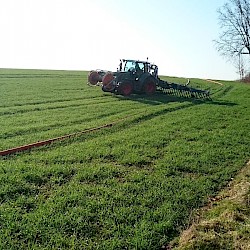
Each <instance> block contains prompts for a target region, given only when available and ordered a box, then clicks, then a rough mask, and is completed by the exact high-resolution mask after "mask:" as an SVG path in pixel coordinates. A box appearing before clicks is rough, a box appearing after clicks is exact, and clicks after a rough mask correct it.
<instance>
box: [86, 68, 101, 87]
mask: <svg viewBox="0 0 250 250" xmlns="http://www.w3.org/2000/svg"><path fill="white" fill-rule="evenodd" d="M101 80H102V77H101V76H100V75H99V74H98V72H97V71H94V70H93V71H90V72H89V75H88V81H89V83H90V84H92V85H96V84H97V83H98V82H101Z"/></svg>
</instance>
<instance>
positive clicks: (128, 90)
mask: <svg viewBox="0 0 250 250" xmlns="http://www.w3.org/2000/svg"><path fill="white" fill-rule="evenodd" d="M132 92H133V85H132V83H131V82H122V83H121V84H120V85H119V87H118V93H119V94H121V95H124V96H129V95H131V94H132Z"/></svg>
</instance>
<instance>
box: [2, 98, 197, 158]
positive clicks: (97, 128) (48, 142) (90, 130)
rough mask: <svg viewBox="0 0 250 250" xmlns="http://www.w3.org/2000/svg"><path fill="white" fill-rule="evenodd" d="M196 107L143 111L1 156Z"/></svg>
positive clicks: (189, 105) (9, 151) (32, 144)
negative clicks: (127, 121) (120, 124)
mask: <svg viewBox="0 0 250 250" xmlns="http://www.w3.org/2000/svg"><path fill="white" fill-rule="evenodd" d="M194 105H197V104H195V103H188V104H183V105H178V106H177V107H171V108H169V107H168V108H163V109H160V110H157V111H154V112H151V113H149V114H145V111H141V112H139V113H136V114H133V115H128V116H127V117H124V118H121V119H119V120H116V121H113V122H110V123H108V124H105V125H102V126H99V127H94V128H90V129H87V130H84V131H80V132H76V133H73V134H68V135H64V136H60V137H56V138H52V139H48V140H45V141H38V142H35V143H31V144H27V145H23V146H20V147H15V148H11V149H6V150H3V151H0V155H3V156H5V155H8V154H12V153H16V152H19V151H25V150H29V149H32V148H35V147H41V146H44V145H48V144H51V143H53V142H57V141H61V140H64V139H68V138H70V137H77V136H80V135H82V134H85V133H88V132H92V131H96V130H100V129H103V128H107V127H112V126H113V125H116V124H119V123H122V122H124V121H125V122H124V124H123V128H124V129H127V128H128V126H126V125H128V124H126V120H129V118H132V117H134V116H138V115H139V117H136V118H134V119H132V121H130V122H129V123H130V126H133V125H135V124H138V122H143V121H147V120H150V119H152V118H154V117H157V116H159V115H162V114H166V113H168V112H175V111H178V110H181V109H185V108H189V107H192V106H194ZM141 114H143V115H142V116H140V115H141Z"/></svg>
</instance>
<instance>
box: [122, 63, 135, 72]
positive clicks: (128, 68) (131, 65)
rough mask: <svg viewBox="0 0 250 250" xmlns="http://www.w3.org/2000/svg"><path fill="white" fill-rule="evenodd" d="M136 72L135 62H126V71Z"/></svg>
mask: <svg viewBox="0 0 250 250" xmlns="http://www.w3.org/2000/svg"><path fill="white" fill-rule="evenodd" d="M133 70H135V61H126V62H125V65H124V71H125V72H126V71H133Z"/></svg>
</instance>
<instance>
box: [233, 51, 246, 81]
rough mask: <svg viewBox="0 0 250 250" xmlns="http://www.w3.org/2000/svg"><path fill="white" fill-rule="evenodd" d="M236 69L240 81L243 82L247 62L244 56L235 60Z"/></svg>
mask: <svg viewBox="0 0 250 250" xmlns="http://www.w3.org/2000/svg"><path fill="white" fill-rule="evenodd" d="M235 67H236V69H237V73H238V74H239V75H240V80H243V78H244V77H245V74H246V62H245V60H244V58H243V57H242V54H239V55H238V60H235Z"/></svg>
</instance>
